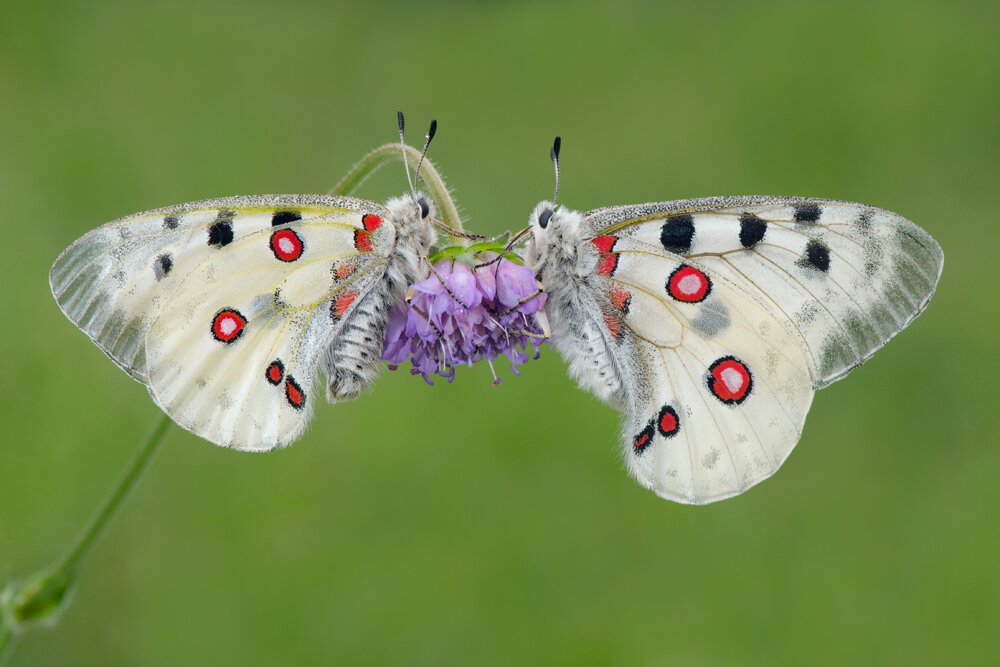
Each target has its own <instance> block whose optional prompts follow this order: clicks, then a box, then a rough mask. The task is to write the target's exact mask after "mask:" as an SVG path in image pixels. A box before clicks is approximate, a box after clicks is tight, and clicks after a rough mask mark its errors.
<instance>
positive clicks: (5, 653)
mask: <svg viewBox="0 0 1000 667" xmlns="http://www.w3.org/2000/svg"><path fill="white" fill-rule="evenodd" d="M13 652H14V635H13V633H12V632H11V629H10V628H8V627H7V624H6V623H3V624H0V665H3V664H6V663H7V658H8V657H9V656H10V654H11V653H13Z"/></svg>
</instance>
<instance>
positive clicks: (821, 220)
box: [585, 197, 943, 388]
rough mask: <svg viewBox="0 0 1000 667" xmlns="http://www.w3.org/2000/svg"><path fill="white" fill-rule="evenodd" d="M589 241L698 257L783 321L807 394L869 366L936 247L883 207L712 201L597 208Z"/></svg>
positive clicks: (921, 286) (915, 304) (931, 263)
mask: <svg viewBox="0 0 1000 667" xmlns="http://www.w3.org/2000/svg"><path fill="white" fill-rule="evenodd" d="M585 220H586V221H587V222H588V223H589V226H590V229H591V230H592V233H593V234H594V236H599V235H614V236H617V237H621V238H627V239H635V240H637V241H644V242H646V243H647V244H649V245H651V246H658V247H659V248H660V249H662V250H664V251H666V252H668V253H670V254H672V255H676V256H679V257H685V258H691V259H697V260H698V261H699V262H701V265H702V266H703V267H704V268H705V270H706V272H707V273H708V274H709V275H711V276H718V277H722V276H724V277H726V278H728V279H729V280H730V282H731V283H733V284H737V285H740V286H742V287H744V288H746V289H748V290H749V291H751V292H753V293H754V294H755V295H756V296H757V297H758V298H759V299H761V300H766V301H770V302H771V303H772V304H773V305H774V307H776V308H777V309H779V310H781V311H782V312H783V313H785V314H786V315H787V317H788V318H789V319H790V320H791V321H792V323H793V324H794V326H795V328H796V329H797V331H798V332H799V335H800V336H801V338H802V340H803V343H804V344H805V346H806V348H807V352H808V354H809V356H810V359H811V362H810V365H811V368H812V372H813V379H814V383H815V385H816V388H821V387H824V386H826V385H827V384H829V383H830V382H833V381H834V380H837V379H839V378H841V377H843V376H844V375H846V374H847V373H849V372H850V371H851V370H852V369H853V368H856V367H857V366H859V365H860V364H861V363H862V362H864V361H865V360H866V359H868V358H869V357H870V356H871V355H872V354H873V353H874V352H875V350H877V349H878V348H879V347H881V346H882V345H884V344H885V343H886V342H887V341H888V340H889V339H890V338H892V336H894V335H895V334H896V333H898V332H899V331H900V330H902V329H903V328H904V327H905V326H906V325H907V324H908V323H909V322H910V321H911V320H912V319H913V318H914V317H916V316H917V315H918V314H919V313H920V312H921V311H922V310H923V309H924V308H925V307H926V305H927V303H928V301H929V300H930V297H931V295H932V294H933V293H934V287H935V285H936V284H937V279H938V276H939V275H940V272H941V265H942V261H943V255H942V253H941V248H940V246H938V244H937V243H936V242H935V241H934V239H933V238H932V237H931V236H930V235H929V234H928V233H927V232H925V231H924V230H923V229H921V228H920V227H918V226H917V225H914V224H913V223H912V222H910V221H909V220H906V219H905V218H903V217H901V216H899V215H897V214H895V213H892V212H889V211H885V210H883V209H878V208H874V207H870V206H864V205H862V204H855V203H851V202H839V201H830V200H817V199H803V198H793V197H783V198H782V197H721V198H714V199H701V200H685V201H677V202H664V203H660V204H644V205H641V206H630V207H616V208H609V209H600V210H597V211H593V212H591V213H590V214H588V215H587V216H586V218H585Z"/></svg>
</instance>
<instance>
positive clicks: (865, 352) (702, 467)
mask: <svg viewBox="0 0 1000 667" xmlns="http://www.w3.org/2000/svg"><path fill="white" fill-rule="evenodd" d="M546 211H553V212H552V213H551V214H550V216H549V217H548V219H547V220H546V225H545V226H544V227H543V226H542V225H541V224H540V220H542V219H544V218H545V216H544V215H543V214H544V213H545V212H546ZM531 225H532V231H533V241H532V243H531V244H530V245H529V249H528V255H527V261H528V264H529V265H530V266H532V267H533V269H534V270H535V271H536V273H537V275H538V277H539V279H540V280H541V281H542V283H543V285H544V286H545V289H546V291H547V292H548V293H549V299H548V302H547V304H546V310H547V313H548V316H549V319H550V321H551V325H552V333H553V338H554V340H555V342H556V345H557V347H558V349H559V350H560V352H561V353H562V355H563V357H564V358H565V359H566V360H567V362H568V364H569V371H570V374H571V375H572V376H573V377H574V378H575V379H576V380H577V381H578V383H579V384H580V386H581V387H582V388H584V389H588V390H590V391H592V392H593V393H594V394H595V395H596V396H598V397H599V398H601V399H603V400H605V401H608V402H609V403H611V404H612V405H614V406H616V407H618V408H619V409H620V410H621V411H622V413H623V437H624V456H625V460H626V462H627V465H628V468H629V470H630V472H631V473H632V474H633V475H634V476H635V477H636V478H637V479H638V481H639V482H640V483H642V484H643V485H644V486H646V487H648V488H650V489H652V490H654V491H655V492H656V493H658V494H659V495H661V496H663V497H665V498H668V499H671V500H676V501H679V502H685V503H699V504H700V503H707V502H712V501H715V500H720V499H723V498H727V497H730V496H732V495H735V494H738V493H740V492H742V491H744V490H746V489H747V488H749V487H750V486H752V485H754V484H756V483H757V482H759V481H761V480H763V479H765V478H767V477H769V476H770V475H771V474H773V473H774V471H775V470H777V469H778V467H780V465H781V464H782V462H783V461H784V460H785V458H786V457H787V456H788V454H789V453H790V452H791V450H792V448H793V447H794V445H795V443H796V442H797V441H798V439H799V436H800V434H801V431H802V425H803V422H804V420H805V416H806V412H807V411H808V409H809V405H810V403H811V401H812V396H813V393H814V391H815V390H816V389H819V388H821V387H824V386H826V385H827V384H829V383H830V382H833V381H834V380H836V379H839V378H841V377H843V376H844V375H846V374H847V373H848V372H850V370H851V369H853V368H856V367H857V366H858V365H860V364H861V363H862V362H863V361H865V360H866V359H867V358H869V357H870V356H871V355H872V354H873V353H874V351H875V350H876V349H878V348H879V347H881V346H882V345H883V344H884V343H885V342H886V341H888V340H889V339H890V338H891V337H892V336H893V335H895V334H896V333H897V332H898V331H900V330H901V329H902V328H903V327H905V326H906V325H907V324H908V323H909V322H910V321H911V320H912V319H913V318H914V317H916V315H917V314H919V313H920V312H921V311H922V310H923V308H924V307H925V306H926V305H927V302H928V301H929V299H930V297H931V295H932V294H933V292H934V288H935V286H936V283H937V280H938V276H939V275H940V271H941V266H942V258H943V256H942V254H941V250H940V247H939V246H938V245H937V243H936V242H934V240H933V239H932V238H931V237H930V236H929V235H928V234H927V233H926V232H924V231H923V230H922V229H920V228H919V227H917V226H916V225H914V224H913V223H911V222H909V221H907V220H905V219H904V218H902V217H900V216H898V215H896V214H894V213H890V212H888V211H884V210H881V209H876V208H872V207H867V206H863V205H860V204H853V203H850V202H835V201H828V200H815V199H802V198H794V197H725V198H712V199H701V200H687V201H677V202H663V203H656V204H643V205H638V206H621V207H613V208H606V209H598V210H595V211H591V212H589V213H586V214H582V215H581V214H580V213H577V212H575V211H568V210H566V209H564V208H559V209H556V208H555V207H554V206H553V205H552V204H551V203H549V202H542V203H541V204H539V205H538V207H536V209H535V210H534V211H533V213H532V216H531Z"/></svg>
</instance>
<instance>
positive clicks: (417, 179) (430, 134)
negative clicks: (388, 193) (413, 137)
mask: <svg viewBox="0 0 1000 667" xmlns="http://www.w3.org/2000/svg"><path fill="white" fill-rule="evenodd" d="M437 129H438V122H437V121H436V120H432V121H431V129H429V130H427V140H426V141H424V150H423V151H422V152H421V153H420V161H419V162H417V170H416V175H415V176H414V177H413V184H414V185H417V184H419V183H420V165H422V164H423V163H424V156H426V155H427V148H428V147H429V146H430V145H431V139H433V138H434V133H435V132H437Z"/></svg>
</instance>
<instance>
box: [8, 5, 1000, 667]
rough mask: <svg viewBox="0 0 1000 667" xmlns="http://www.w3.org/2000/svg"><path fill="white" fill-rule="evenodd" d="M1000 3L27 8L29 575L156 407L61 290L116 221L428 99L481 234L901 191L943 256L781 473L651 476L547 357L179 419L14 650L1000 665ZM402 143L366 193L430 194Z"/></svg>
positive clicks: (20, 193)
mask: <svg viewBox="0 0 1000 667" xmlns="http://www.w3.org/2000/svg"><path fill="white" fill-rule="evenodd" d="M998 28H1000V5H998V3H996V2H920V1H917V2H913V1H901V2H887V3H882V2H872V1H868V2H850V3H837V4H830V5H820V4H811V3H805V2H801V0H795V1H788V0H782V1H778V2H771V3H744V2H722V1H718V2H686V3H618V2H604V3H592V2H566V3H555V4H545V3H540V2H517V3H491V2H479V3H458V2H455V3H437V2H421V3H416V2H413V3H398V4H397V3H387V2H378V1H370V2H366V3H361V4H359V5H338V4H337V3H332V4H331V3H321V2H284V3H281V4H280V6H279V5H278V4H277V3H274V4H272V3H266V2H248V3H237V2H224V1H217V0H201V1H199V2H189V1H187V0H182V1H179V2H171V3H160V4H153V3H136V2H116V1H106V0H101V1H99V2H81V3H70V2H64V3H53V2H44V1H39V0H33V1H31V2H22V1H20V0H18V1H15V2H11V1H10V0H8V1H7V2H5V3H4V6H3V9H2V20H0V197H2V200H3V201H5V202H6V204H5V208H6V210H7V213H6V214H5V216H4V221H3V230H4V243H3V244H2V250H0V252H2V253H3V254H2V259H3V261H2V264H0V271H2V274H0V279H2V284H3V289H2V294H3V296H2V298H3V312H4V313H5V316H4V324H3V326H2V336H3V350H4V351H5V359H6V360H5V362H4V364H3V368H4V369H5V373H4V376H5V381H4V382H3V383H2V385H0V392H2V396H0V405H2V410H3V431H4V435H3V437H2V441H3V445H2V447H0V566H9V567H10V568H12V569H13V570H15V571H16V572H18V573H19V574H22V575H25V574H28V573H30V572H32V571H35V570H37V569H39V568H41V567H42V566H44V565H46V564H48V563H49V562H50V561H51V560H53V559H54V558H55V557H56V556H57V555H59V554H60V553H61V552H62V551H63V550H64V549H65V548H66V547H67V545H68V544H69V542H70V541H71V539H72V538H73V537H74V536H75V535H76V533H77V531H78V530H79V529H80V527H81V526H82V524H83V522H84V521H85V520H86V518H87V517H88V515H89V514H90V512H91V511H92V509H93V508H94V507H95V505H96V504H97V503H98V502H99V501H100V499H101V498H102V497H103V495H104V494H105V493H106V491H107V489H108V488H109V487H110V485H111V484H112V482H113V480H114V479H115V478H116V476H117V475H118V472H119V470H120V469H121V467H122V466H123V465H124V463H125V461H126V460H127V459H128V457H129V455H130V454H131V452H132V450H133V449H134V447H135V445H136V442H137V441H138V439H139V438H140V437H141V436H142V435H143V434H144V433H145V432H146V430H147V428H148V427H149V426H150V425H151V424H152V423H153V422H154V420H156V419H157V417H158V416H159V414H160V413H159V411H158V410H157V409H156V408H155V407H154V406H153V404H152V402H151V401H150V400H149V398H148V397H147V395H146V392H145V391H144V390H143V388H142V387H141V386H139V385H138V384H136V383H135V382H133V381H132V380H130V379H129V378H128V377H126V375H125V374H124V373H122V372H121V371H119V370H118V369H117V368H115V366H114V365H113V364H112V363H111V362H110V361H108V360H107V359H106V358H105V357H104V355H103V354H101V352H100V351H98V349H97V348H96V347H95V346H94V345H92V344H91V343H90V342H89V341H88V340H87V338H86V337H85V336H84V335H83V334H81V333H80V332H79V331H77V330H76V329H75V328H74V327H73V326H72V325H71V324H70V323H69V322H68V321H67V320H66V319H65V318H64V317H63V315H62V314H61V313H60V312H59V309H58V308H57V307H56V305H55V303H54V302H53V300H52V298H51V296H50V294H49V290H48V283H47V272H48V269H49V266H50V264H51V263H52V261H53V260H54V259H55V257H56V256H57V255H58V253H59V252H60V251H61V250H62V249H63V248H64V247H65V246H67V245H68V244H69V243H70V242H72V241H73V240H74V239H75V238H77V237H78V236H80V235H81V234H83V233H84V232H85V231H87V230H88V229H90V228H92V227H95V226H97V225H99V224H101V223H103V222H105V221H107V220H110V219H113V218H116V217H119V216H122V215H125V214H128V213H132V212H135V211H140V210H145V209H150V208H154V207H158V206H164V205H168V204H175V203H180V202H184V201H190V200H195V199H202V198H208V197H215V196H223V195H232V194H253V193H267V192H324V191H325V190H327V189H328V188H329V187H330V186H332V184H333V183H335V182H336V181H337V179H338V178H339V177H340V176H341V175H342V174H343V173H344V172H345V171H346V170H347V169H348V168H349V167H350V166H351V165H352V164H353V163H354V162H355V161H356V160H357V159H358V158H359V157H360V156H361V155H362V154H363V153H365V152H366V151H367V150H369V149H371V148H373V147H374V146H376V145H378V144H381V143H385V142H387V141H391V140H392V139H393V137H394V134H395V118H394V114H395V111H396V110H397V109H403V110H405V111H406V112H407V114H408V119H409V127H410V129H411V134H410V138H411V141H412V142H413V143H417V142H418V141H419V136H420V134H421V133H422V132H423V130H424V128H425V127H426V123H427V122H428V121H429V120H430V119H431V118H432V117H434V118H437V119H438V120H439V122H440V128H439V133H438V138H437V140H436V143H435V145H434V146H433V147H432V150H431V156H432V157H433V159H434V161H435V163H436V164H437V165H438V166H439V167H440V168H441V169H442V171H443V172H444V174H445V176H446V177H447V179H448V182H449V185H451V186H452V187H453V188H454V190H455V193H456V195H457V198H458V201H459V204H460V205H461V206H462V209H463V211H464V212H465V216H466V224H467V225H468V227H470V228H471V229H473V230H476V231H480V232H487V233H493V232H499V231H500V230H503V229H507V228H519V227H520V226H523V224H524V223H525V222H526V220H527V215H528V213H529V211H530V209H531V208H532V206H533V205H534V204H535V202H536V201H537V200H539V199H541V198H546V197H549V196H551V192H552V172H551V166H550V164H549V161H548V158H547V151H548V147H549V145H550V142H551V140H552V137H553V136H554V135H555V134H557V133H558V134H561V135H562V136H563V140H564V146H563V187H562V193H561V195H560V198H561V200H562V201H563V202H564V203H565V204H566V205H568V206H571V207H573V208H577V209H580V210H586V209H589V208H595V207H598V206H602V205H609V204H622V203H634V202H645V201H656V200H663V199H676V198H683V197H696V196H707V195H714V194H754V193H757V194H801V195H811V196H819V197H835V198H841V199H850V200H856V201H862V202H867V203H871V204H876V205H879V206H882V207H885V208H888V209H892V210H895V211H898V212H900V213H902V214H904V215H906V216H907V217H910V218H912V219H913V220H915V221H916V222H918V223H919V224H921V225H922V226H924V227H925V228H926V229H928V230H929V231H930V232H931V233H932V234H933V235H934V236H935V237H937V239H938V240H939V241H940V243H941V245H942V246H943V248H944V251H945V256H946V267H945V272H944V277H943V281H942V283H941V285H940V289H939V291H938V294H937V296H936V297H935V299H934V301H933V302H932V303H931V305H930V308H929V309H928V311H927V313H926V314H924V315H923V316H922V317H920V318H919V319H918V320H917V321H916V322H914V323H913V325H912V326H911V327H910V328H909V329H908V330H906V331H905V332H904V333H903V334H901V335H900V336H899V338H898V340H895V341H893V342H892V343H891V344H890V345H888V346H887V348H886V349H885V350H883V351H881V352H879V353H878V354H877V355H876V357H875V359H874V360H873V361H871V362H870V363H869V364H868V365H866V366H865V367H864V368H862V369H860V370H858V371H856V372H855V373H853V374H852V375H851V376H850V377H849V378H848V379H847V380H846V381H844V382H839V383H837V384H835V385H834V386H833V387H831V388H830V389H827V390H825V391H823V392H821V393H820V394H818V395H817V398H816V401H815V403H814V407H813V410H812V413H811V415H810V417H809V420H808V422H807V424H806V429H805V433H804V435H803V437H802V441H801V443H800V445H799V447H798V451H797V452H796V453H795V454H794V455H793V456H792V457H791V459H790V460H789V461H788V462H787V464H786V465H785V466H784V468H783V469H782V470H781V471H780V473H779V474H778V475H776V476H775V477H774V478H773V479H771V480H769V481H768V482H766V483H764V484H763V485H761V486H759V487H757V488H754V489H753V490H751V491H750V492H748V493H746V494H745V495H743V496H740V497H738V498H736V499H733V500H728V501H725V502H722V503H720V504H716V505H711V506H708V507H703V508H692V507H685V506H681V505H675V504H672V503H669V502H666V501H663V500H660V499H658V498H656V497H655V496H654V495H653V494H651V493H649V492H646V491H644V490H642V489H640V488H639V487H638V486H637V485H636V484H634V483H633V482H632V481H631V480H630V479H629V478H628V477H627V475H626V474H625V473H624V471H623V469H622V465H621V463H620V460H619V456H618V454H617V451H618V443H617V436H618V427H617V416H616V414H615V412H614V411H613V410H611V409H610V408H608V407H606V406H603V405H602V404H599V403H598V402H597V401H595V400H594V399H592V398H591V397H590V396H589V395H587V394H585V393H583V392H580V391H578V390H576V389H575V388H574V386H573V384H572V383H571V381H570V380H569V379H568V378H567V377H566V375H565V370H564V366H563V363H562V362H561V360H560V359H559V358H558V356H557V355H556V354H555V353H554V352H552V353H547V354H544V356H543V358H542V359H541V360H540V361H538V362H534V363H530V364H528V365H527V366H525V367H523V368H522V373H523V375H522V376H521V377H520V378H518V377H515V376H513V375H512V374H511V373H510V372H507V371H506V370H504V371H503V372H502V375H504V376H505V378H504V382H503V384H502V385H500V386H499V387H497V388H494V387H492V386H491V385H490V376H489V372H488V369H486V368H485V367H484V368H477V369H474V370H472V371H465V370H460V371H459V374H458V378H457V380H456V381H455V383H454V385H451V386H449V385H447V384H438V385H437V386H435V387H433V388H429V387H427V386H426V385H425V384H424V383H423V382H422V381H421V380H420V379H419V378H412V377H410V376H409V375H408V374H406V373H403V372H400V373H395V374H392V373H387V374H385V375H384V377H382V378H381V380H380V381H379V382H378V383H377V386H376V390H375V391H374V392H373V393H372V394H370V395H368V396H366V397H364V398H363V399H362V400H359V401H356V402H355V403H354V404H350V405H343V406H339V407H337V408H331V407H330V406H328V405H325V404H323V405H321V406H320V407H319V409H318V411H317V416H316V419H315V421H314V425H313V427H312V428H311V430H310V432H309V433H308V434H307V436H306V437H305V438H303V439H302V440H301V441H300V442H298V443H297V444H296V445H294V446H293V447H291V448H290V449H287V450H285V451H280V452H276V453H273V454H269V455H247V454H239V453H235V452H231V451H226V450H223V449H220V448H217V447H213V446H212V445H210V444H208V443H206V442H204V441H201V440H199V439H197V438H195V437H194V436H191V435H189V434H187V433H185V432H181V431H180V430H179V429H178V430H175V431H173V432H172V433H171V435H170V437H169V438H168V440H167V442H166V443H165V445H164V447H163V449H162V450H161V451H160V452H159V454H158V456H157V458H156V459H155V460H154V462H153V464H152V466H151V468H150V469H149V470H148V472H147V475H146V477H145V479H144V480H143V481H142V483H141V484H140V485H139V487H138V488H137V490H136V492H135V493H134V494H133V495H132V497H131V498H130V499H129V501H128V502H127V503H126V505H125V506H124V509H123V511H122V512H121V513H120V514H119V516H118V517H117V520H116V521H115V522H114V523H113V524H112V526H111V528H110V529H109V530H108V531H107V533H105V535H104V536H103V538H102V539H101V541H100V542H99V543H98V544H97V545H96V547H95V548H94V550H93V551H92V552H91V553H90V555H89V557H88V559H87V560H86V561H85V563H84V567H83V569H82V571H81V575H80V579H79V586H78V588H77V590H76V595H75V599H74V601H73V604H72V605H71V607H70V608H69V610H68V612H67V613H66V615H65V616H64V617H63V620H62V622H61V623H60V625H59V626H58V627H57V628H56V629H54V630H46V631H38V632H35V633H32V634H29V635H26V636H24V637H23V638H22V641H21V642H20V645H19V646H18V650H17V652H16V653H15V655H14V657H13V660H12V661H11V664H12V665H18V666H21V665H158V666H159V665H162V666H173V665H220V664H221V665H228V664H241V665H278V664H288V665H291V664H357V665H381V664H407V665H411V664H415V665H423V664H426V665H439V664H482V665H507V664H543V665H554V664H596V665H602V664H606V665H619V664H630V665H661V664H675V665H756V664H772V665H801V664H829V665H840V664H845V663H850V664H888V663H893V664H942V663H946V662H947V663H949V664H963V665H971V664H998V662H1000V535H998V510H1000V485H998V477H1000V453H998V440H1000V437H998V426H1000V420H998V409H997V407H996V400H997V392H996V387H997V377H998V371H1000V363H998V354H997V331H996V330H997V325H998V323H1000V319H998V307H997V306H998V297H997V291H996V286H995V283H996V280H997V278H998V277H1000V270H998V269H997V261H996V257H997V254H996V253H997V245H998V241H1000V233H998V227H1000V224H998V221H997V220H996V219H995V215H994V214H992V213H990V210H991V209H990V208H989V205H988V204H989V202H990V201H992V196H993V194H994V193H995V192H996V189H997V184H998V182H1000V181H998V175H1000V174H998V169H997V166H998V155H1000V153H998V148H1000V48H998V47H997V37H996V35H997V32H998ZM404 184H405V180H404V177H403V173H402V170H401V169H398V168H397V169H391V168H390V169H386V170H384V171H383V173H380V174H379V177H378V178H377V179H374V180H373V181H372V182H371V184H370V187H366V188H365V189H364V190H363V192H362V194H363V195H364V196H367V197H369V198H372V199H377V200H383V199H385V198H386V197H388V196H390V195H393V194H398V193H399V192H401V191H403V190H404V189H405V185H404Z"/></svg>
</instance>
